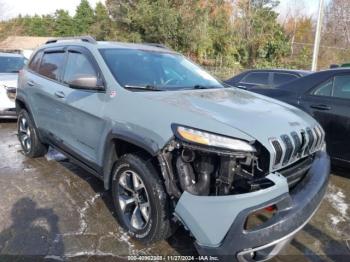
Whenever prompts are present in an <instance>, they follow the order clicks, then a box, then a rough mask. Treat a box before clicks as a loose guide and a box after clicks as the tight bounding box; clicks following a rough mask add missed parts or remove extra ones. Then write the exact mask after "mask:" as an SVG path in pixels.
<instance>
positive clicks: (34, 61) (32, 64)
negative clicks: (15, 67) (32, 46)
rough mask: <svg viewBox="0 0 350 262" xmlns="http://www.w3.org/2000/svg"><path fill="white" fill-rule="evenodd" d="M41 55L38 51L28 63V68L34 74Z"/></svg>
mask: <svg viewBox="0 0 350 262" xmlns="http://www.w3.org/2000/svg"><path fill="white" fill-rule="evenodd" d="M42 54H43V52H42V51H39V52H38V53H36V54H35V56H34V57H33V58H32V60H31V61H30V63H29V66H28V67H29V69H31V70H33V71H35V72H36V71H37V70H38V68H39V65H40V59H41V56H42Z"/></svg>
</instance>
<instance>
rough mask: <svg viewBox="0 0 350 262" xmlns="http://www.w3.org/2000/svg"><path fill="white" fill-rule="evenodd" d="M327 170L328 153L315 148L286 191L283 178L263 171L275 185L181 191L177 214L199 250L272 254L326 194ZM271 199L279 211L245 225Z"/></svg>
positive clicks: (240, 256)
mask: <svg viewBox="0 0 350 262" xmlns="http://www.w3.org/2000/svg"><path fill="white" fill-rule="evenodd" d="M329 174H330V159H329V156H328V155H327V153H325V152H317V153H316V156H315V159H314V161H313V164H312V166H311V168H310V170H309V171H308V173H307V175H306V176H305V178H304V179H303V180H302V181H301V182H300V183H299V184H298V185H297V186H296V187H295V188H293V189H292V190H291V191H290V192H289V189H288V185H287V181H286V179H285V178H284V177H283V176H282V175H279V174H277V173H275V174H270V175H269V176H267V178H269V179H270V180H272V181H273V182H274V184H275V185H274V186H272V187H270V188H267V189H264V190H259V191H256V192H252V193H247V194H241V195H231V196H217V197H216V196H215V197H213V196H194V195H190V194H189V193H187V192H185V193H183V195H182V196H181V198H180V200H179V202H178V204H177V206H176V209H175V214H176V216H177V217H178V218H179V219H180V220H181V221H182V222H183V224H184V225H185V227H187V228H188V229H189V230H190V231H191V233H192V234H193V236H194V237H195V238H196V247H197V249H198V252H199V254H201V255H212V256H218V257H220V258H221V259H222V260H225V261H226V260H227V261H232V260H233V259H236V260H239V261H263V260H266V259H269V258H271V257H272V256H274V255H276V254H277V253H278V252H279V251H280V250H281V249H282V248H283V247H284V246H285V245H286V244H287V243H288V242H289V240H291V239H292V238H293V237H294V235H295V234H296V233H297V232H298V231H299V230H301V229H302V228H303V227H304V226H305V224H306V223H307V222H308V221H309V220H310V219H311V217H312V215H313V214H314V213H315V212H316V211H317V209H318V207H319V205H320V204H321V202H322V199H323V197H324V195H325V192H326V189H327V184H328V179H329ZM271 205H275V206H276V207H277V212H276V213H275V215H274V216H273V217H272V218H271V219H269V220H268V221H267V222H265V223H263V224H262V225H261V226H259V227H257V228H255V229H253V230H250V231H247V230H245V229H244V225H245V223H246V220H247V217H248V216H249V215H250V214H252V213H253V212H254V211H257V210H261V209H262V208H264V207H268V206H271Z"/></svg>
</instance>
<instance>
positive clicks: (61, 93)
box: [55, 91, 66, 98]
mask: <svg viewBox="0 0 350 262" xmlns="http://www.w3.org/2000/svg"><path fill="white" fill-rule="evenodd" d="M55 96H57V97H58V98H65V96H66V95H65V94H64V93H63V92H62V91H57V92H55Z"/></svg>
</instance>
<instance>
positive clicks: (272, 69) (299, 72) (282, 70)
mask: <svg viewBox="0 0 350 262" xmlns="http://www.w3.org/2000/svg"><path fill="white" fill-rule="evenodd" d="M245 72H280V73H297V74H300V75H309V74H312V73H313V72H312V71H307V70H298V69H282V68H269V69H249V70H247V71H245Z"/></svg>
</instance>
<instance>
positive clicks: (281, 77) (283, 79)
mask: <svg viewBox="0 0 350 262" xmlns="http://www.w3.org/2000/svg"><path fill="white" fill-rule="evenodd" d="M296 79H298V77H297V76H296V75H292V74H286V73H274V74H273V85H274V86H279V85H282V84H286V83H289V82H291V81H293V80H296Z"/></svg>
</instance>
